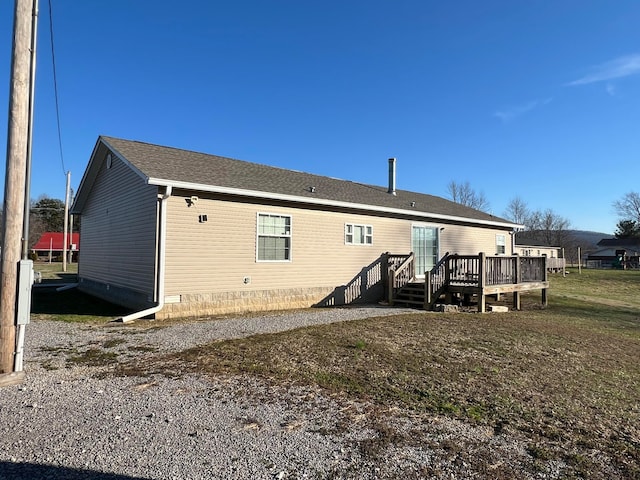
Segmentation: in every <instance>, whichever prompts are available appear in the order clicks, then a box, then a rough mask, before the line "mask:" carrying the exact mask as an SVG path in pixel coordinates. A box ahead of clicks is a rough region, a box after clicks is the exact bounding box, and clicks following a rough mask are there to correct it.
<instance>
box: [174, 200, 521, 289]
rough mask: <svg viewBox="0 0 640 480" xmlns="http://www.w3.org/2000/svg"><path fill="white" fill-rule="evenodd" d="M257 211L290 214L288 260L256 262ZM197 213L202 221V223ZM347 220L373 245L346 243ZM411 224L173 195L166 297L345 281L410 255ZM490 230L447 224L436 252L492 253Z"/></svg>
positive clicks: (330, 285)
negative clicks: (367, 231)
mask: <svg viewBox="0 0 640 480" xmlns="http://www.w3.org/2000/svg"><path fill="white" fill-rule="evenodd" d="M258 213H270V214H279V215H290V216H291V261H289V262H257V261H256V240H257V236H256V221H257V214H258ZM203 214H204V215H207V219H208V221H207V222H202V223H201V222H199V218H200V215H203ZM346 223H351V224H358V225H371V226H372V227H373V243H372V245H366V244H365V245H349V244H345V224H346ZM417 223H419V222H412V221H410V220H401V219H393V218H383V217H375V216H371V215H357V214H347V213H338V212H326V211H320V210H312V209H305V208H292V207H281V206H273V207H270V206H266V205H260V204H255V203H240V202H229V201H222V200H213V199H206V198H200V199H199V200H198V201H197V202H196V203H195V204H193V205H192V206H188V202H187V201H186V199H185V198H184V197H179V196H174V197H171V198H170V199H169V207H168V215H167V257H166V258H167V263H166V277H165V278H166V284H165V288H166V294H167V295H168V296H171V295H183V294H199V293H208V292H214V293H215V292H227V291H247V290H254V291H255V290H268V289H287V288H317V287H328V288H335V287H336V286H339V285H344V284H347V283H349V282H350V281H351V280H352V279H353V278H354V277H355V276H357V275H358V274H359V272H360V271H361V270H362V269H363V268H365V267H366V266H368V265H370V264H371V263H372V262H374V261H376V260H377V259H379V258H380V256H381V255H382V254H383V253H384V252H390V253H395V254H401V253H409V252H410V251H411V226H412V224H417ZM419 224H423V223H419ZM426 225H432V226H441V225H442V224H426ZM476 230H477V232H476ZM502 232H503V233H504V231H502ZM495 233H496V231H495V230H493V229H491V230H487V231H486V232H484V231H482V229H477V228H472V227H457V226H449V225H446V229H445V230H444V231H443V232H442V242H443V245H442V246H441V247H440V253H441V254H444V252H445V251H454V250H455V249H456V248H457V249H458V250H459V251H458V252H457V253H475V254H477V253H478V252H479V251H487V252H488V253H489V252H493V250H494V249H495ZM507 235H508V234H507ZM449 236H451V237H452V241H451V242H449V241H448V240H447V239H448V237H449ZM465 236H467V238H472V239H473V242H472V245H471V246H470V247H468V246H467V245H466V244H464V241H463V237H465ZM462 246H464V248H461V247H462ZM454 247H455V248H454ZM508 248H509V247H508ZM245 279H250V280H248V282H249V283H245Z"/></svg>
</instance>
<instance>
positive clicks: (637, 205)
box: [613, 192, 640, 223]
mask: <svg viewBox="0 0 640 480" xmlns="http://www.w3.org/2000/svg"><path fill="white" fill-rule="evenodd" d="M613 208H615V209H616V212H617V214H618V217H620V218H621V219H622V220H633V221H635V222H639V223H640V194H638V193H637V192H629V193H625V194H624V195H623V196H622V198H621V199H620V200H616V201H615V202H613Z"/></svg>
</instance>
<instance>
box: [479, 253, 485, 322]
mask: <svg viewBox="0 0 640 480" xmlns="http://www.w3.org/2000/svg"><path fill="white" fill-rule="evenodd" d="M486 258H487V256H486V255H485V253H484V252H480V254H479V255H478V312H480V313H484V312H485V310H486V307H485V296H484V286H485V284H486V282H487V278H486V277H487V272H486V268H485V263H486Z"/></svg>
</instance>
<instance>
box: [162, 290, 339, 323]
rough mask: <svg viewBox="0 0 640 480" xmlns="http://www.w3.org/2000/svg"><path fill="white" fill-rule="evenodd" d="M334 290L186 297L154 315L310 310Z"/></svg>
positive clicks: (192, 315)
mask: <svg viewBox="0 0 640 480" xmlns="http://www.w3.org/2000/svg"><path fill="white" fill-rule="evenodd" d="M333 290H334V289H333V288H329V287H314V288H292V289H273V290H254V291H247V290H245V291H238V292H222V293H202V294H183V295H180V301H179V302H175V303H167V304H165V305H164V307H163V308H162V310H160V311H159V312H158V313H156V315H155V316H156V318H157V319H170V318H183V317H202V316H206V315H221V314H228V313H247V312H263V311H269V310H288V309H292V308H308V307H312V306H313V305H316V304H317V303H318V302H320V301H321V300H322V299H324V298H326V297H327V295H329V294H330V293H331V292H333Z"/></svg>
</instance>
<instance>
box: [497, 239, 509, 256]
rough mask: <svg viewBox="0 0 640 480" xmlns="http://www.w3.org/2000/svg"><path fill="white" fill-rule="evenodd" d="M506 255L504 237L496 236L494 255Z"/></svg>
mask: <svg viewBox="0 0 640 480" xmlns="http://www.w3.org/2000/svg"><path fill="white" fill-rule="evenodd" d="M505 253H507V241H506V237H505V235H496V254H497V255H504V254H505Z"/></svg>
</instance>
